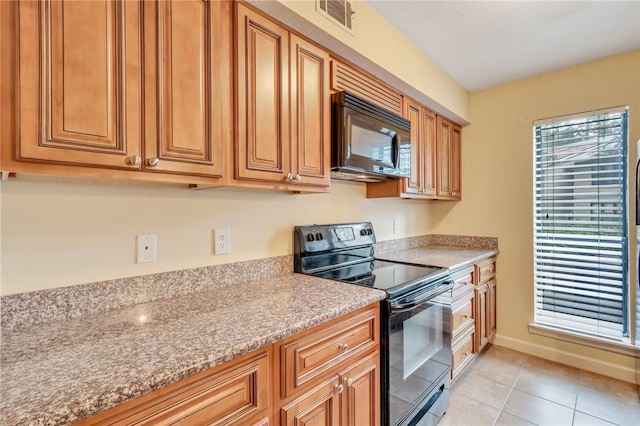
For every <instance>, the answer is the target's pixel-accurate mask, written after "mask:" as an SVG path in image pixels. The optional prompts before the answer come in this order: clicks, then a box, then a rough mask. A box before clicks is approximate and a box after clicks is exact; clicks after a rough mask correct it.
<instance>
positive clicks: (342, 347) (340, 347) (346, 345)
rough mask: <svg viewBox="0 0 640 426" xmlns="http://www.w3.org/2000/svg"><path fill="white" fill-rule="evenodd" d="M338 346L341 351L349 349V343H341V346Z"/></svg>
mask: <svg viewBox="0 0 640 426" xmlns="http://www.w3.org/2000/svg"><path fill="white" fill-rule="evenodd" d="M338 348H339V349H340V350H341V351H346V350H347V349H349V345H348V344H347V343H341V344H340V346H338Z"/></svg>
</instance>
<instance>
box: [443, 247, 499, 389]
mask: <svg viewBox="0 0 640 426" xmlns="http://www.w3.org/2000/svg"><path fill="white" fill-rule="evenodd" d="M495 275H496V258H495V257H490V258H487V259H483V260H480V261H479V262H478V263H476V264H475V265H470V266H468V267H465V268H463V269H461V270H458V271H454V272H453V273H452V278H453V280H454V282H455V284H454V287H453V289H452V290H451V311H452V313H451V352H452V355H451V380H455V379H457V378H458V377H460V375H461V374H462V372H463V371H464V370H465V368H466V367H467V366H469V365H470V364H471V361H472V360H473V359H474V358H475V356H476V355H477V354H478V353H480V352H481V351H482V350H483V349H484V348H485V346H486V345H487V343H489V341H490V340H491V338H492V337H493V336H494V335H495V333H496V327H497V325H496V320H497V317H496V306H497V305H496V279H495Z"/></svg>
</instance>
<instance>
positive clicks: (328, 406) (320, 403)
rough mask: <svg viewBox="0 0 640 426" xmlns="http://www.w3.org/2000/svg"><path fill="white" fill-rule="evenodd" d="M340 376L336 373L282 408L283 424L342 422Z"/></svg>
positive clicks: (301, 424) (299, 424) (317, 425)
mask: <svg viewBox="0 0 640 426" xmlns="http://www.w3.org/2000/svg"><path fill="white" fill-rule="evenodd" d="M340 386H344V385H341V384H340V377H339V376H338V375H335V376H333V377H331V378H329V379H328V380H326V381H325V382H324V383H321V384H320V385H318V386H317V387H316V388H314V389H312V390H311V391H309V392H307V393H305V394H302V395H300V396H299V397H298V398H296V399H294V400H293V401H291V402H290V403H288V404H287V405H285V406H283V407H282V408H281V409H280V424H281V425H283V426H285V425H286V426H303V425H304V426H306V425H309V426H311V425H313V426H321V425H324V426H329V425H339V424H340V392H339V389H340Z"/></svg>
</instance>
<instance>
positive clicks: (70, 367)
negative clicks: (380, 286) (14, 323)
mask: <svg viewBox="0 0 640 426" xmlns="http://www.w3.org/2000/svg"><path fill="white" fill-rule="evenodd" d="M384 296H385V295H384V293H382V292H379V291H377V290H372V289H369V288H365V287H358V286H354V285H350V284H343V283H339V282H334V281H327V280H323V279H319V278H314V277H310V276H305V275H299V274H292V273H289V274H287V275H284V276H280V277H272V278H263V279H260V280H258V281H247V282H239V281H237V280H236V281H234V282H233V283H232V284H231V283H227V284H219V285H218V286H216V287H215V288H213V289H211V290H208V291H202V292H196V293H191V294H186V295H182V296H176V297H172V298H166V299H162V300H156V301H153V302H147V303H142V304H138V305H135V306H130V307H125V308H120V309H116V310H111V311H107V312H102V313H94V314H85V315H83V316H81V317H78V318H73V319H66V320H60V321H51V322H49V323H45V324H39V325H32V326H30V327H25V328H14V329H6V328H4V327H3V329H2V337H1V339H2V347H1V352H0V356H1V364H0V378H1V380H2V386H1V390H0V396H1V398H0V424H2V425H17V424H34V425H45V424H46V425H58V424H68V423H71V422H73V421H76V420H79V419H81V418H84V417H88V416H90V415H91V414H94V413H96V412H99V411H103V410H105V409H107V408H110V407H113V406H115V405H117V404H119V403H122V402H125V401H127V400H130V399H132V398H134V397H136V396H139V395H142V394H144V393H147V392H150V391H152V390H155V389H158V388H160V387H162V386H166V385H168V384H171V383H174V382H176V381H178V380H180V379H183V378H185V377H188V376H190V375H192V374H195V373H197V372H200V371H203V370H206V369H207V368H210V367H212V366H215V365H217V364H220V363H222V362H224V361H227V360H230V359H233V358H235V357H237V356H240V355H242V354H244V353H247V352H250V351H252V350H255V349H258V348H260V347H263V346H265V345H268V344H270V343H273V342H275V341H278V340H280V339H282V338H284V337H287V336H290V335H292V334H295V333H297V332H299V331H301V330H305V329H307V328H309V327H312V326H314V325H317V324H320V323H322V322H325V321H328V320H330V319H332V318H335V317H337V316H340V315H342V314H345V313H347V312H351V311H353V310H355V309H358V308H360V307H363V306H366V305H368V304H370V303H373V302H376V301H377V300H381V299H382V298H384Z"/></svg>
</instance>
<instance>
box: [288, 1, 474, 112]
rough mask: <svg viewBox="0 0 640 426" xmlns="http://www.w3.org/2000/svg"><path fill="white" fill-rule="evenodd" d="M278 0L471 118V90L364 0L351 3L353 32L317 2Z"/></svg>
mask: <svg viewBox="0 0 640 426" xmlns="http://www.w3.org/2000/svg"><path fill="white" fill-rule="evenodd" d="M279 1H280V3H282V4H284V5H285V6H287V7H288V8H289V9H291V10H293V11H294V12H295V13H296V14H298V15H300V16H302V17H303V18H305V19H306V20H308V21H309V22H311V23H313V24H314V25H316V26H318V27H319V28H321V29H322V30H324V31H325V32H327V33H329V34H331V35H332V36H333V37H335V38H337V39H338V40H340V41H341V42H343V43H344V44H346V45H347V46H349V47H351V48H352V49H354V50H355V51H357V52H358V53H360V54H362V55H364V56H365V57H367V58H369V59H370V60H372V61H373V62H375V63H376V64H378V65H380V66H381V67H382V68H384V69H386V70H387V71H389V72H390V73H392V74H393V75H395V76H397V77H399V78H400V79H401V80H403V81H405V82H406V83H408V84H409V85H411V86H413V87H414V88H416V89H417V90H418V91H419V92H421V93H424V94H425V95H427V96H428V97H429V98H431V99H433V100H434V101H435V102H437V103H439V104H440V105H442V106H444V107H445V108H447V109H449V110H450V111H452V112H453V113H455V114H457V115H459V116H460V117H461V118H462V119H464V120H466V121H469V92H468V91H467V90H466V89H465V88H464V87H462V86H461V85H460V84H459V83H458V82H456V81H455V80H454V79H453V78H452V77H451V76H449V74H447V73H446V72H445V71H443V70H442V68H440V67H439V66H438V65H437V64H436V63H435V62H433V61H432V60H431V59H429V58H428V57H427V56H425V55H424V53H422V51H421V50H419V49H418V48H417V47H416V46H415V45H413V44H412V43H410V42H409V40H407V39H406V38H405V37H404V35H402V34H401V33H400V32H399V31H398V30H397V29H396V28H395V27H393V26H392V25H391V24H389V23H388V22H387V21H385V20H384V19H383V18H382V17H381V16H380V15H379V14H378V13H377V12H376V11H375V10H373V9H372V8H371V7H370V6H368V5H367V4H366V3H364V2H363V1H361V0H354V1H352V2H351V3H352V5H353V9H354V10H355V11H356V13H355V19H354V21H353V27H354V32H353V34H351V33H348V32H347V31H345V30H343V29H341V28H340V27H338V26H337V25H335V24H334V23H332V22H331V21H329V20H328V19H327V18H325V17H324V16H322V15H320V14H318V13H317V12H316V10H315V3H316V2H315V1H311V0H305V1H301V0H279Z"/></svg>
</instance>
